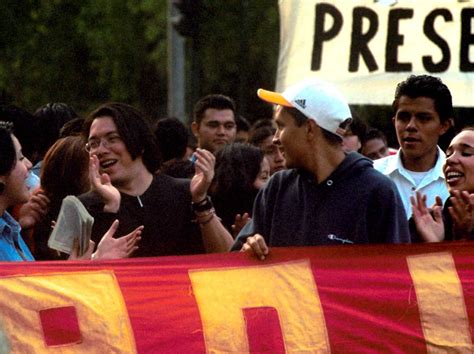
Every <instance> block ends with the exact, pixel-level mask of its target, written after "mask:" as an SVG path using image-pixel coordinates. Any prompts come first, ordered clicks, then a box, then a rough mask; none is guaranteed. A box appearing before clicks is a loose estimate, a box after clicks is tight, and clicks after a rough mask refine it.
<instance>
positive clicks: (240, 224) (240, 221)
mask: <svg viewBox="0 0 474 354" xmlns="http://www.w3.org/2000/svg"><path fill="white" fill-rule="evenodd" d="M250 220H252V219H251V218H250V215H249V213H244V214H243V215H240V214H237V215H236V216H235V219H234V224H232V226H231V228H232V237H233V238H234V239H235V238H236V237H237V235H238V234H239V232H240V230H242V229H243V228H244V226H245V225H247V223H248V222H249V221H250Z"/></svg>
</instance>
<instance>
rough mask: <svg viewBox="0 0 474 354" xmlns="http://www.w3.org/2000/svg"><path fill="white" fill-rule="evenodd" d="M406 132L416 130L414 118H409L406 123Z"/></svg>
mask: <svg viewBox="0 0 474 354" xmlns="http://www.w3.org/2000/svg"><path fill="white" fill-rule="evenodd" d="M407 130H410V131H416V130H417V127H416V120H415V116H411V117H410V120H409V121H408V124H407Z"/></svg>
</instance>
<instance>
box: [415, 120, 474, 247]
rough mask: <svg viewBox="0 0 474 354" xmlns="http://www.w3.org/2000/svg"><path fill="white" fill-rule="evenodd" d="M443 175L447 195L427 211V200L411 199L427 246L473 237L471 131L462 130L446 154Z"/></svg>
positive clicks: (473, 135)
mask: <svg viewBox="0 0 474 354" xmlns="http://www.w3.org/2000/svg"><path fill="white" fill-rule="evenodd" d="M443 172H444V175H445V179H446V184H447V186H448V191H449V193H450V195H451V196H450V198H449V199H448V200H447V201H446V203H445V205H444V207H443V205H442V202H441V200H440V198H437V202H436V204H435V205H434V206H433V208H432V209H431V210H430V209H428V208H427V206H426V197H425V196H424V195H421V194H417V195H416V198H415V197H412V200H411V203H412V208H413V219H414V221H415V225H416V230H417V233H418V235H419V236H420V238H421V239H422V240H424V241H428V242H436V241H442V240H456V239H471V238H473V237H474V127H467V128H464V129H463V130H462V131H461V132H460V133H459V134H458V135H456V136H455V137H454V139H453V140H452V141H451V144H450V145H449V147H448V149H447V151H446V163H445V165H444V167H443Z"/></svg>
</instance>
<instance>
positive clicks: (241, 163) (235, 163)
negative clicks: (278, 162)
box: [214, 143, 264, 196]
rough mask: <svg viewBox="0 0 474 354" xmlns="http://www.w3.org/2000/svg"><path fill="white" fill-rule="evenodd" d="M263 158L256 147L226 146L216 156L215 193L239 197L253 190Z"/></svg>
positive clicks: (239, 144) (236, 144)
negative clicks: (240, 194)
mask: <svg viewBox="0 0 474 354" xmlns="http://www.w3.org/2000/svg"><path fill="white" fill-rule="evenodd" d="M263 157H264V155H263V152H262V150H260V149H259V148H257V147H255V146H251V145H247V144H241V143H234V144H227V145H226V146H224V147H223V148H222V149H221V150H219V151H218V152H217V154H216V172H215V177H214V182H215V188H214V192H215V193H217V194H224V195H229V194H233V195H236V196H238V195H239V193H247V192H249V191H251V190H253V189H254V187H253V183H254V181H255V179H256V178H257V176H258V173H259V172H260V164H261V163H262V160H263Z"/></svg>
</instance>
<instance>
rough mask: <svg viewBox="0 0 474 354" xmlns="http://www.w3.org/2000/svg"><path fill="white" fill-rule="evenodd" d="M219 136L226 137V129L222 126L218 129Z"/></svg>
mask: <svg viewBox="0 0 474 354" xmlns="http://www.w3.org/2000/svg"><path fill="white" fill-rule="evenodd" d="M217 135H225V127H224V126H223V125H222V124H219V126H218V127H217Z"/></svg>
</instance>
